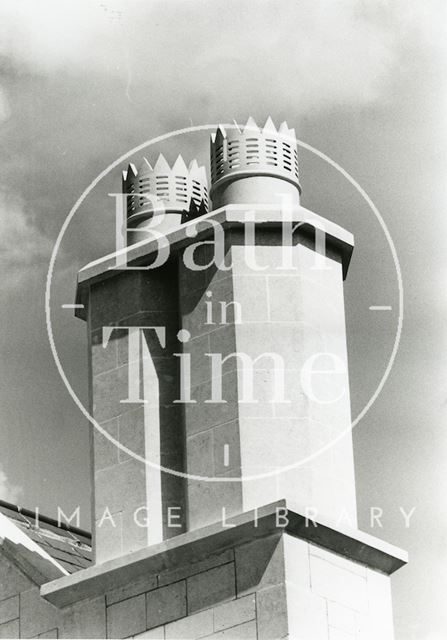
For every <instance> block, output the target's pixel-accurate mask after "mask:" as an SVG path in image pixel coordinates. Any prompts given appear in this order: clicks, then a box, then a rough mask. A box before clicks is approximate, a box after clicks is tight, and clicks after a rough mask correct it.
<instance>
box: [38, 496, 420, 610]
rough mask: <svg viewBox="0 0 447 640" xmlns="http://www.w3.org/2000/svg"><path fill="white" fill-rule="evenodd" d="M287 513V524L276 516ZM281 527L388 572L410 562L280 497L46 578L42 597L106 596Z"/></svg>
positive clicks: (65, 600)
mask: <svg viewBox="0 0 447 640" xmlns="http://www.w3.org/2000/svg"><path fill="white" fill-rule="evenodd" d="M285 513H287V519H288V522H287V523H286V521H285V520H282V519H281V517H280V516H281V514H285ZM278 524H279V526H278ZM315 524H316V525H317V526H315ZM284 531H286V532H287V533H288V534H290V535H292V536H295V537H298V538H301V539H302V540H307V541H308V542H310V543H312V544H316V545H319V546H320V547H323V548H325V549H327V550H329V551H333V552H334V553H337V554H339V555H341V556H344V557H345V558H348V559H349V560H353V561H356V562H359V563H361V564H364V565H366V566H368V567H370V568H371V569H375V570H377V571H381V572H382V573H385V574H387V575H389V574H391V573H393V572H394V571H396V570H397V569H399V568H400V567H401V566H403V565H404V564H405V563H406V562H407V561H408V558H407V554H406V552H405V551H402V550H401V549H398V548H397V547H394V546H393V545H390V544H388V543H386V542H383V541H382V540H379V539H378V538H375V537H374V536H371V535H369V534H367V533H364V532H362V531H359V530H357V529H344V528H341V527H335V526H334V525H333V524H329V523H326V522H324V521H322V520H321V519H320V518H319V519H318V521H316V522H315V523H313V522H312V521H310V520H308V519H307V518H306V516H304V515H303V514H301V513H298V512H296V511H293V510H291V509H290V508H289V507H288V506H287V504H286V501H285V500H278V501H277V502H273V503H271V504H269V505H266V506H263V507H259V508H258V509H256V510H253V511H247V512H244V513H241V514H239V515H237V516H234V517H232V518H228V520H227V521H226V522H225V526H224V525H223V523H221V522H218V523H215V524H212V525H209V526H206V527H203V528H200V529H196V530H194V531H188V532H187V533H184V534H181V535H179V536H177V537H175V538H171V539H170V540H166V541H164V542H161V543H158V544H155V545H151V546H150V547H146V548H144V549H139V550H138V551H134V552H132V553H128V554H126V555H124V556H121V557H119V558H114V559H112V560H108V561H107V562H104V563H102V564H97V565H93V566H91V567H88V568H87V569H82V570H81V571H78V572H77V573H74V574H72V575H69V576H64V577H62V578H58V579H56V580H53V581H52V582H48V583H47V584H44V585H42V587H41V595H42V596H43V597H44V598H45V599H46V600H48V601H49V602H51V603H52V604H54V605H56V606H58V607H65V606H68V605H70V604H73V603H75V602H77V601H80V600H84V599H85V598H94V597H96V596H99V595H104V593H106V592H107V591H110V590H112V589H116V588H117V587H121V586H124V585H126V584H128V583H129V582H131V581H132V580H136V579H137V578H139V577H141V576H142V575H151V574H153V575H156V574H158V573H161V572H162V571H166V570H169V569H173V568H177V567H179V566H182V565H187V564H191V563H194V562H198V561H200V560H203V559H204V558H206V557H207V556H209V555H211V554H216V553H219V552H220V551H223V550H225V549H227V548H231V547H234V546H236V545H240V544H243V543H245V542H249V541H251V540H253V539H255V538H260V537H265V536H267V535H271V534H274V533H278V535H281V534H282V533H283V532H284Z"/></svg>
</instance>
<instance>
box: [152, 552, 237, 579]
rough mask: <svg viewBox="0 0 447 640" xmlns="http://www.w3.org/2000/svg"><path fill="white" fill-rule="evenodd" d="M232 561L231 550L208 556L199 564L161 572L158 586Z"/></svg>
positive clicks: (232, 554) (195, 563)
mask: <svg viewBox="0 0 447 640" xmlns="http://www.w3.org/2000/svg"><path fill="white" fill-rule="evenodd" d="M233 560H234V551H233V549H226V550H225V551H222V552H221V553H218V554H213V555H209V556H207V557H206V558H204V559H203V560H200V562H194V563H193V564H187V565H185V566H183V567H175V568H173V569H170V570H168V571H163V573H160V574H159V576H158V584H159V585H160V586H163V585H166V584H170V583H171V582H177V581H179V580H182V579H183V578H188V577H190V576H193V575H196V574H198V573H203V572H204V571H207V570H208V569H212V568H213V567H218V566H220V565H222V564H227V563H228V562H232V561H233Z"/></svg>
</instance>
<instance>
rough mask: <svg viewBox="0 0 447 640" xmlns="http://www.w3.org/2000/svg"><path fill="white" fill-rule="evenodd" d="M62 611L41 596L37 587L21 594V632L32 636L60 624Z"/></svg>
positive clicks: (23, 634) (22, 634) (24, 636)
mask: <svg viewBox="0 0 447 640" xmlns="http://www.w3.org/2000/svg"><path fill="white" fill-rule="evenodd" d="M60 617H61V616H60V611H59V609H57V608H56V607H55V606H53V605H52V604H50V603H49V602H47V601H46V600H44V598H41V596H40V593H39V589H38V588H37V587H35V588H33V589H29V590H28V591H24V592H23V593H21V594H20V634H21V636H22V638H32V637H33V636H36V635H37V634H38V633H42V632H44V631H46V630H47V629H53V628H54V627H57V626H59V620H60Z"/></svg>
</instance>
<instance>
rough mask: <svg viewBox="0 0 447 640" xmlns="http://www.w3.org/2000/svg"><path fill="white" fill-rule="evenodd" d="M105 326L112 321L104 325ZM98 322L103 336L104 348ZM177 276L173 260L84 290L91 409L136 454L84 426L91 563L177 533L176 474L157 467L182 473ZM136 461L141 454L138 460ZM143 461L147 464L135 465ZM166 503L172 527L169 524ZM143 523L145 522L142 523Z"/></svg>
mask: <svg viewBox="0 0 447 640" xmlns="http://www.w3.org/2000/svg"><path fill="white" fill-rule="evenodd" d="M108 327H118V328H117V329H113V331H111V330H110V329H108ZM119 327H159V328H161V329H162V330H164V331H165V340H166V344H165V346H163V345H162V344H160V334H159V335H157V333H156V332H155V330H151V329H145V330H144V331H142V333H141V342H140V348H139V351H138V362H137V363H133V364H135V365H136V366H137V367H138V371H139V379H140V388H139V389H133V391H131V390H130V387H129V364H132V363H129V353H130V351H129V330H128V329H125V328H122V329H121V328H119ZM104 328H106V333H107V337H108V342H107V345H106V346H104V342H103V338H104ZM177 331H178V311H177V280H176V268H175V265H173V264H171V263H169V264H167V265H165V266H164V267H163V268H160V269H157V270H142V271H122V272H117V273H116V274H114V275H113V276H112V277H110V278H108V279H107V280H104V281H103V282H101V283H98V284H96V285H95V284H94V285H92V286H91V288H90V300H89V332H90V344H91V373H92V412H93V416H94V417H95V419H96V420H97V422H98V423H99V424H100V426H101V427H102V428H103V429H104V430H105V432H106V433H107V434H108V435H110V436H111V437H112V438H113V439H114V440H116V441H118V442H119V443H120V444H121V445H123V446H124V447H126V448H127V449H128V450H130V451H131V452H133V453H135V454H136V455H137V456H138V457H139V458H140V459H135V457H133V456H132V455H130V454H129V453H128V452H126V451H125V450H123V449H121V448H120V447H118V446H116V445H115V444H114V443H113V442H111V441H110V440H109V439H107V437H106V436H104V435H103V434H101V433H99V432H98V431H97V430H95V429H94V430H93V444H94V451H93V469H94V484H95V518H94V519H95V525H96V526H95V542H96V545H95V546H96V559H97V561H98V562H101V561H103V560H106V559H108V558H111V557H114V556H118V555H121V554H122V553H125V552H127V551H131V550H135V549H138V548H141V547H144V546H147V544H151V543H155V542H159V541H161V540H162V539H165V538H168V537H171V536H172V535H176V534H178V533H180V532H182V531H183V530H184V517H185V509H184V490H183V481H182V479H181V478H179V477H176V476H175V475H173V474H170V473H166V472H161V471H160V466H161V467H166V468H168V469H174V470H176V471H180V472H181V471H182V470H183V426H182V415H181V408H180V407H179V405H178V404H175V403H174V400H175V399H176V398H177V397H178V361H177V359H176V358H175V357H174V356H173V353H174V352H175V350H176V348H177V339H176V334H177ZM135 396H136V399H137V400H138V401H136V402H129V400H131V399H135ZM141 459H143V461H142V460H141ZM144 461H146V462H144ZM168 507H171V508H173V509H174V513H175V515H179V516H180V518H178V519H176V520H175V523H176V524H180V527H168V526H167V524H168V523H167V518H168ZM146 521H147V526H141V525H144V523H145V522H146Z"/></svg>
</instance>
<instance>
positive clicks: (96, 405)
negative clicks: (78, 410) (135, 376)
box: [93, 365, 129, 422]
mask: <svg viewBox="0 0 447 640" xmlns="http://www.w3.org/2000/svg"><path fill="white" fill-rule="evenodd" d="M128 378H129V372H128V367H127V366H126V365H123V366H121V367H119V368H117V369H112V370H110V371H106V372H105V373H100V374H97V375H95V376H93V415H94V417H95V420H97V421H98V422H105V421H106V420H110V419H111V418H116V417H117V416H119V415H120V414H121V413H122V412H123V407H125V406H126V405H123V404H122V403H121V400H125V399H126V398H127V397H128V395H129V380H128Z"/></svg>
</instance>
